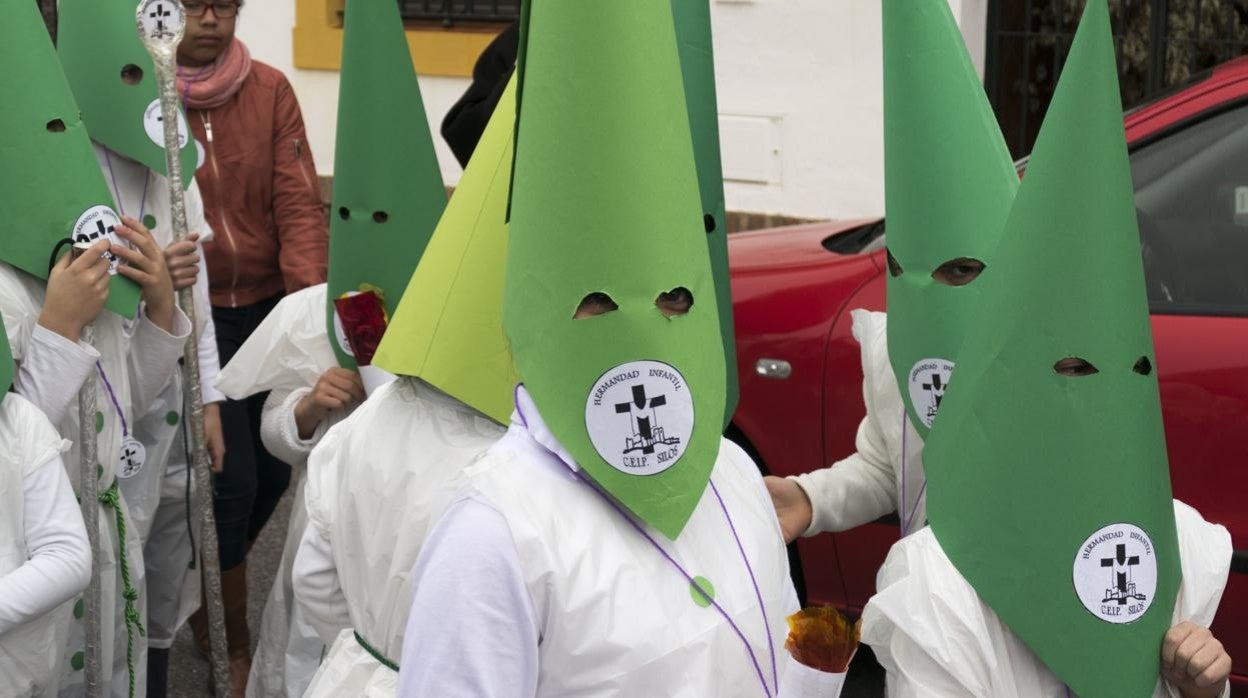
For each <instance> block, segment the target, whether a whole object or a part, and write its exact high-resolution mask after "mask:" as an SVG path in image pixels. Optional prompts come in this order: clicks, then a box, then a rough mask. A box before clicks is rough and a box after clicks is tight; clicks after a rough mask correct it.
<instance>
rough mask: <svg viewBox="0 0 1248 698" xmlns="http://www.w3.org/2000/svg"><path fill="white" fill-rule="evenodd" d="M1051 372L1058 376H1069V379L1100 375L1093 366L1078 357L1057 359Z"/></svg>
mask: <svg viewBox="0 0 1248 698" xmlns="http://www.w3.org/2000/svg"><path fill="white" fill-rule="evenodd" d="M1053 370H1054V371H1055V372H1056V373H1057V374H1058V375H1062V376H1069V377H1071V378H1080V377H1083V376H1090V375H1092V374H1093V373H1100V371H1099V370H1098V369H1097V368H1096V367H1095V366H1093V365H1092V363H1091V362H1090V361H1088V360H1087V359H1081V358H1079V357H1078V356H1068V357H1066V358H1064V359H1059V360H1058V361H1057V363H1055V364H1053Z"/></svg>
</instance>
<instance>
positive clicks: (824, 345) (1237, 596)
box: [729, 58, 1248, 691]
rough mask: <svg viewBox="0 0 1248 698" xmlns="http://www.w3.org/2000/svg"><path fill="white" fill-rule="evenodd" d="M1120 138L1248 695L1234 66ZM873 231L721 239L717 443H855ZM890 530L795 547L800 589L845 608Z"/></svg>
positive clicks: (1180, 440) (879, 263) (839, 446)
mask: <svg viewBox="0 0 1248 698" xmlns="http://www.w3.org/2000/svg"><path fill="white" fill-rule="evenodd" d="M1126 131H1127V141H1128V143H1129V145H1130V149H1131V170H1132V176H1133V179H1134V183H1135V192H1136V207H1137V210H1138V212H1139V218H1140V236H1141V243H1142V246H1143V251H1144V259H1145V275H1146V277H1147V281H1148V293H1149V298H1150V303H1151V308H1152V325H1153V338H1154V341H1155V343H1156V356H1157V368H1158V376H1159V378H1160V380H1161V398H1162V411H1163V415H1164V420H1165V428H1166V440H1167V444H1168V447H1169V453H1170V467H1171V478H1172V481H1173V484H1174V496H1175V497H1177V498H1179V499H1181V500H1183V501H1185V502H1187V503H1188V504H1191V505H1192V506H1194V507H1195V508H1196V509H1198V510H1199V511H1200V512H1201V513H1202V514H1203V515H1204V516H1205V518H1207V519H1208V520H1210V521H1214V522H1217V523H1220V524H1222V525H1224V526H1226V528H1227V529H1229V530H1230V532H1231V537H1232V541H1233V544H1234V547H1235V556H1234V559H1233V562H1232V566H1231V576H1230V581H1229V583H1228V585H1227V588H1226V593H1225V595H1224V596H1223V598H1222V604H1221V607H1220V608H1219V611H1218V616H1217V621H1216V622H1215V625H1214V632H1215V634H1216V635H1217V636H1218V638H1219V639H1221V640H1222V642H1223V643H1225V645H1226V648H1227V651H1228V652H1229V653H1230V654H1231V656H1232V657H1233V658H1234V659H1235V668H1234V672H1235V673H1234V674H1233V675H1232V681H1233V683H1234V685H1235V686H1236V687H1237V688H1238V689H1239V690H1240V691H1248V58H1245V59H1239V60H1236V61H1233V62H1231V63H1227V64H1224V65H1223V66H1221V67H1219V68H1217V69H1215V70H1214V71H1213V72H1212V73H1210V74H1209V75H1207V76H1206V77H1204V78H1203V79H1201V80H1200V81H1198V82H1196V83H1194V84H1192V85H1190V86H1189V87H1187V88H1186V89H1184V90H1182V91H1181V92H1178V93H1176V94H1173V95H1171V96H1168V97H1165V98H1163V99H1160V100H1158V101H1156V102H1153V103H1151V104H1148V105H1146V106H1144V107H1141V108H1139V109H1136V110H1134V111H1132V112H1129V113H1128V114H1127V116H1126ZM883 238H884V221H882V220H858V221H848V222H834V223H824V224H814V225H803V226H794V227H788V228H779V229H773V230H765V231H756V232H750V233H741V234H736V235H732V236H731V237H730V238H729V254H730V261H731V268H732V291H733V297H734V313H735V317H736V330H737V359H738V366H737V370H738V373H739V375H740V379H741V403H740V407H739V408H738V409H737V413H736V415H735V416H734V419H733V423H732V426H731V427H730V430H729V436H730V438H733V439H735V440H737V441H738V442H739V443H741V444H742V445H743V446H744V447H745V448H746V449H747V451H749V452H750V453H751V454H752V455H754V456H755V457H756V459H757V461H758V463H759V465H760V467H762V468H763V469H764V470H765V471H766V472H768V473H770V474H773V475H782V476H783V475H792V474H796V473H800V472H807V471H810V470H815V469H818V468H822V467H826V466H827V465H829V464H831V463H834V462H836V461H837V460H840V459H841V458H844V457H845V456H847V455H849V454H850V453H852V452H853V450H854V435H855V433H856V430H857V427H858V423H859V421H860V420H861V419H862V416H863V412H864V407H863V401H862V365H861V362H860V355H859V348H858V343H857V342H856V341H855V340H854V338H853V335H852V334H851V333H850V326H851V320H850V316H849V311H851V310H853V309H854V308H868V309H872V310H884V307H885V291H884V273H885V254H884V239H883ZM1070 253H1071V254H1078V250H1071V251H1070ZM898 532H899V531H898V523H897V520H896V519H895V518H888V519H882V520H880V521H876V522H874V523H872V524H868V525H865V526H861V527H859V528H857V529H855V530H853V531H848V532H844V533H836V534H824V535H820V536H816V537H813V538H806V539H802V540H801V541H800V542H799V543H798V546H797V549H798V557H800V559H796V560H795V563H797V564H796V565H795V568H794V573H795V577H796V579H797V581H798V584H799V586H802V585H803V582H804V588H805V592H806V594H807V597H808V599H809V601H810V602H812V603H825V604H834V605H837V606H840V607H842V608H846V609H849V610H850V611H852V612H855V613H856V612H859V611H860V610H861V609H862V607H863V605H864V604H865V603H866V601H867V599H868V598H869V597H870V596H871V594H872V593H873V592H874V589H875V572H876V570H877V569H879V566H880V564H881V563H882V562H883V561H884V557H885V555H886V554H887V552H888V549H889V546H890V545H892V543H893V542H894V541H896V540H897V537H898Z"/></svg>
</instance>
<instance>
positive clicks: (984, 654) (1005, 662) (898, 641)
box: [862, 501, 1231, 698]
mask: <svg viewBox="0 0 1248 698" xmlns="http://www.w3.org/2000/svg"><path fill="white" fill-rule="evenodd" d="M1173 510H1174V516H1175V519H1176V520H1177V521H1178V537H1179V550H1180V554H1181V558H1182V565H1183V588H1182V590H1181V591H1180V592H1179V595H1178V597H1177V599H1176V601H1175V605H1174V609H1173V613H1171V614H1170V615H1168V616H1167V618H1168V619H1169V620H1168V622H1169V624H1170V625H1176V624H1178V623H1180V622H1182V621H1185V620H1190V621H1192V622H1194V623H1196V624H1197V625H1201V626H1204V627H1208V626H1209V625H1210V624H1211V623H1212V622H1213V618H1214V614H1215V612H1216V611H1217V608H1218V603H1219V601H1220V600H1221V598H1222V592H1223V590H1224V589H1225V587H1226V582H1227V577H1228V573H1229V570H1230V563H1231V539H1230V535H1229V534H1228V533H1227V531H1226V529H1225V528H1223V527H1221V526H1218V525H1215V524H1211V523H1207V522H1206V521H1205V520H1204V519H1202V518H1201V517H1200V514H1198V513H1197V512H1196V511H1195V510H1194V509H1192V508H1191V507H1189V506H1187V505H1186V504H1183V503H1182V502H1179V501H1175V502H1173ZM877 587H878V588H879V592H878V593H877V594H876V595H875V596H873V597H872V598H871V600H870V601H869V602H868V603H867V606H866V608H865V609H864V610H863V616H862V618H863V625H862V640H863V642H865V643H867V644H869V645H871V649H872V650H873V651H874V652H875V656H876V658H877V659H879V661H880V663H881V664H882V665H884V668H885V669H886V670H887V672H888V684H889V695H890V696H895V697H898V698H905V697H908V696H952V695H971V696H992V697H993V698H1065V697H1066V696H1067V692H1066V688H1065V686H1064V685H1063V683H1062V680H1061V679H1060V678H1059V677H1057V676H1056V675H1055V674H1053V672H1052V671H1051V670H1049V668H1048V667H1046V666H1045V665H1044V663H1043V662H1042V661H1041V660H1040V658H1039V657H1037V656H1036V654H1035V653H1034V652H1032V651H1031V650H1030V649H1029V648H1028V647H1027V646H1026V645H1025V644H1024V643H1023V642H1022V640H1020V639H1019V637H1018V636H1017V635H1015V634H1014V633H1012V632H1011V631H1010V629H1009V627H1008V626H1007V625H1006V624H1005V622H1004V621H1003V620H1002V619H1001V618H1000V617H999V616H998V615H997V614H996V613H994V612H993V610H992V608H990V607H989V606H988V605H987V604H985V603H984V602H983V601H982V600H981V599H980V598H979V597H978V596H977V595H976V593H975V590H974V589H973V588H972V587H971V585H970V584H969V583H968V582H967V581H966V579H965V578H963V577H962V575H961V574H959V573H958V571H957V569H956V568H955V567H954V566H953V563H951V562H950V561H949V558H948V557H947V556H946V555H945V553H944V551H943V550H942V549H941V547H940V543H939V542H938V541H937V539H936V537H935V536H933V535H932V531H931V529H926V528H925V529H923V530H922V531H920V532H919V533H917V534H915V535H913V536H910V537H909V538H906V539H904V540H902V541H901V542H899V543H897V544H896V545H894V546H893V549H892V550H891V551H889V554H888V559H887V560H885V562H884V566H883V567H882V568H881V569H880V573H879V577H878V579H877ZM1159 647H1160V642H1158V646H1157V648H1154V649H1158V648H1159ZM1157 653H1158V654H1160V652H1159V650H1158V652H1157ZM1093 663H1095V662H1093ZM1072 692H1073V687H1072ZM1150 692H1151V694H1152V695H1153V696H1155V698H1167V697H1168V698H1178V696H1179V693H1178V691H1176V690H1174V688H1173V687H1171V686H1169V685H1168V684H1166V683H1165V682H1164V681H1161V680H1160V679H1156V682H1155V683H1153V682H1149V685H1148V686H1147V687H1146V688H1145V689H1144V690H1143V691H1142V692H1140V693H1126V692H1122V693H1117V694H1115V695H1120V696H1126V695H1149V694H1150ZM1229 694H1230V692H1229V686H1228V690H1227V693H1226V695H1229Z"/></svg>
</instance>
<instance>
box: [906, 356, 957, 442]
mask: <svg viewBox="0 0 1248 698" xmlns="http://www.w3.org/2000/svg"><path fill="white" fill-rule="evenodd" d="M952 373H953V362H952V361H946V360H945V359H921V360H919V361H918V362H917V363H916V364H915V365H914V368H912V369H910V377H909V380H908V381H907V382H908V383H909V388H910V404H911V405H914V412H915V414H917V415H918V416H919V419H920V420H922V422H923V424H925V425H927V426H928V427H930V426H932V420H934V419H936V410H937V409H939V408H940V401H941V400H943V399H945V388H947V387H949V375H950V374H952Z"/></svg>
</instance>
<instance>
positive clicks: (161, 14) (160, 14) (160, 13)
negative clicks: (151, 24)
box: [148, 3, 173, 33]
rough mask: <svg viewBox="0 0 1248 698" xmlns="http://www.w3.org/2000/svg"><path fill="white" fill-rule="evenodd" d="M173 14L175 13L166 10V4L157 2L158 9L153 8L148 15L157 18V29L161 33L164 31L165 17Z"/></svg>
mask: <svg viewBox="0 0 1248 698" xmlns="http://www.w3.org/2000/svg"><path fill="white" fill-rule="evenodd" d="M171 14H173V13H172V12H169V11H167V10H165V6H164V5H163V4H161V3H156V9H154V10H152V13H151V14H149V15H148V17H151V18H152V19H154V20H156V31H157V32H160V33H164V31H165V18H166V17H168V16H170V15H171Z"/></svg>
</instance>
